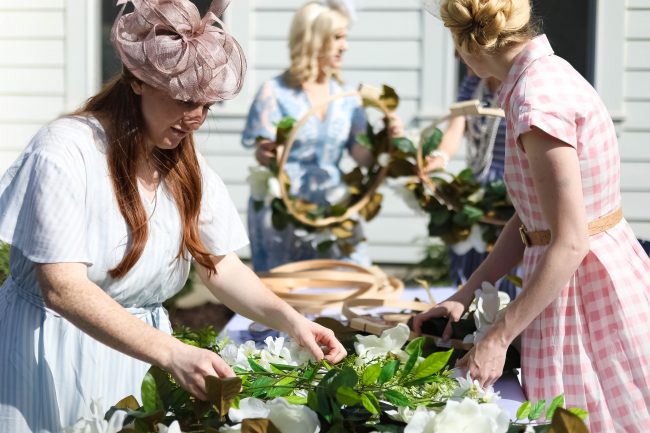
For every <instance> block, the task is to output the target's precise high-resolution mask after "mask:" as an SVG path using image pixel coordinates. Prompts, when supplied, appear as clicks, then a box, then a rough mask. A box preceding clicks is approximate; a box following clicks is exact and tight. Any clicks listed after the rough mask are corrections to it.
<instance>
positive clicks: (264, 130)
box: [242, 80, 297, 147]
mask: <svg viewBox="0 0 650 433" xmlns="http://www.w3.org/2000/svg"><path fill="white" fill-rule="evenodd" d="M281 119H282V114H281V112H280V108H279V106H278V100H277V95H276V89H275V86H274V81H273V80H270V81H267V82H266V83H264V84H263V85H262V87H261V88H260V90H259V91H258V92H257V95H255V99H254V100H253V103H252V105H251V108H250V110H249V111H248V117H247V118H246V126H245V127H244V132H243V133H242V145H244V147H254V146H255V140H256V139H257V138H258V137H263V138H266V139H268V140H275V135H276V130H277V127H276V125H277V124H278V122H279V121H280V120H281ZM296 120H297V119H296Z"/></svg>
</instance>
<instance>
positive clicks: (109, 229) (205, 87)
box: [0, 0, 345, 433]
mask: <svg viewBox="0 0 650 433" xmlns="http://www.w3.org/2000/svg"><path fill="white" fill-rule="evenodd" d="M121 3H126V1H124V0H120V1H119V2H118V4H121ZM132 3H133V5H134V7H135V10H134V12H132V13H126V14H125V13H124V10H122V12H121V13H120V14H119V15H118V18H117V19H116V21H115V24H114V27H113V30H112V36H111V39H112V42H113V45H114V47H115V49H116V51H117V53H118V55H119V57H120V59H121V61H122V63H123V64H124V70H123V73H122V74H121V75H120V76H118V77H117V78H115V79H114V80H113V81H111V82H110V83H108V84H107V85H106V86H105V87H104V88H103V89H102V90H101V92H100V93H99V94H97V95H95V96H93V97H92V98H90V99H89V100H88V101H87V103H86V104H85V105H84V106H83V107H82V108H81V109H80V110H78V111H77V112H75V113H73V114H71V115H69V116H64V117H62V118H60V119H57V120H55V121H53V122H51V123H50V124H48V125H46V126H45V127H43V128H42V129H41V130H40V131H39V132H38V133H37V135H36V136H35V137H34V138H33V140H32V141H31V143H30V144H29V146H28V147H27V148H26V149H25V151H24V152H23V153H22V154H21V155H20V157H19V158H18V160H17V161H16V162H15V163H14V164H13V165H12V166H11V167H10V169H9V170H8V171H7V173H6V174H5V175H4V177H3V178H2V180H1V181H0V239H1V240H3V241H5V242H8V243H10V244H11V245H12V256H11V275H10V277H9V278H8V279H7V281H6V282H5V283H4V285H3V286H2V288H0V347H2V350H1V351H0V431H2V432H13V433H23V432H31V431H38V432H58V431H59V430H60V429H61V427H62V426H67V425H72V424H74V423H75V421H77V419H78V418H80V417H81V416H87V415H89V414H88V413H86V411H88V410H89V406H90V403H91V401H93V400H98V399H101V400H102V401H103V403H104V404H106V405H110V404H113V403H115V402H117V401H118V400H119V399H121V398H123V397H125V396H127V395H130V394H133V395H135V396H139V394H140V390H139V389H140V384H141V381H142V378H143V376H144V374H145V372H146V371H147V369H148V368H149V365H156V366H159V367H161V368H163V369H165V370H167V371H168V372H170V373H171V374H172V375H173V376H174V377H175V378H176V380H177V381H178V382H179V383H180V384H181V386H183V387H184V388H185V389H187V390H188V391H190V392H191V393H192V394H193V395H194V396H196V397H197V398H199V399H203V398H205V382H204V378H205V376H208V375H213V376H229V375H233V371H232V370H231V369H230V367H229V366H228V365H227V364H226V363H225V362H224V361H223V360H221V358H219V357H218V356H217V355H216V354H214V353H212V352H210V351H207V350H203V349H199V348H196V347H193V346H190V345H187V344H184V343H182V342H180V341H179V340H177V339H175V338H173V337H171V336H170V332H171V327H170V324H169V319H168V317H167V315H166V313H165V310H164V308H163V307H162V306H161V304H162V302H163V301H164V300H166V299H167V298H169V297H171V296H172V295H174V294H175V293H177V292H178V291H179V290H180V289H181V288H182V287H183V285H184V283H185V281H186V279H187V276H188V272H189V267H190V263H191V262H192V261H194V263H195V265H196V269H197V271H198V274H199V276H200V277H201V279H202V280H203V282H204V283H205V284H206V286H208V287H209V288H210V289H211V290H212V291H213V292H214V293H215V294H216V295H217V296H218V297H219V299H221V300H222V301H223V302H224V303H225V304H226V305H228V306H229V307H230V308H232V309H233V310H235V311H237V312H239V313H241V314H244V315H246V316H248V317H250V318H252V319H254V320H258V321H261V322H264V323H265V324H267V325H269V326H271V327H274V328H277V329H280V330H282V331H285V332H287V333H288V334H290V335H291V336H292V337H293V338H295V339H296V340H297V341H298V342H299V343H301V344H303V345H305V346H306V347H307V348H308V349H309V350H310V351H311V352H312V354H313V355H314V357H316V358H323V357H325V358H327V359H328V360H330V361H333V362H337V361H338V360H340V359H341V358H342V357H343V356H344V355H345V350H344V349H343V347H342V346H341V344H340V343H339V342H338V341H337V340H336V339H335V338H334V336H333V333H332V332H331V331H330V330H328V329H326V328H323V327H321V326H319V325H316V324H314V323H312V322H310V321H308V320H307V319H305V318H304V317H303V316H302V315H300V314H299V313H297V312H296V311H295V310H293V309H292V308H291V307H290V306H288V305H287V304H286V303H284V302H283V301H281V300H280V299H279V298H277V297H276V296H275V295H273V294H272V292H271V291H269V290H268V289H267V288H266V287H264V286H263V284H262V283H261V282H260V280H259V279H258V278H257V277H256V276H255V274H254V273H253V272H252V271H251V270H249V268H248V267H246V266H245V265H243V264H242V263H241V261H240V260H239V259H238V258H237V255H236V254H235V253H234V251H236V250H237V249H239V248H241V247H243V246H244V245H246V243H247V241H248V240H247V238H246V235H245V230H244V227H243V225H242V223H241V221H240V219H239V216H238V214H237V211H236V209H235V207H234V205H233V203H232V201H231V199H230V197H229V196H228V193H227V190H226V188H225V186H224V184H223V182H222V181H221V179H220V178H219V177H218V176H217V175H216V174H215V173H214V172H213V171H212V170H211V169H210V168H209V167H208V165H207V164H206V162H205V160H204V159H203V158H202V157H201V155H200V154H199V153H198V152H197V150H196V149H195V146H194V142H193V138H192V134H193V132H194V131H196V130H197V129H198V128H199V127H200V126H201V124H202V123H203V122H204V121H205V118H206V115H207V111H208V109H209V107H210V105H211V104H212V103H214V102H216V101H221V100H225V99H229V98H232V97H234V96H235V95H236V94H237V93H238V92H239V90H240V89H241V87H242V83H243V77H244V74H245V70H246V61H245V57H244V54H243V52H242V49H241V47H240V46H239V44H238V43H237V41H235V39H234V38H232V36H230V35H229V34H228V33H227V32H226V31H225V30H223V23H220V21H219V19H218V18H217V17H218V16H219V15H220V14H221V13H222V12H223V10H224V9H225V7H226V6H227V4H218V3H219V2H216V1H215V2H213V4H212V6H211V8H210V11H209V12H208V13H207V14H206V15H205V16H204V17H203V18H202V17H201V16H200V14H199V12H198V10H197V9H196V7H195V6H194V5H193V4H192V3H191V2H189V1H188V0H180V1H179V0H177V1H165V0H132ZM214 23H219V24H221V25H220V26H219V27H218V26H214V25H213V24H214ZM321 347H324V348H325V353H323V350H322V349H321Z"/></svg>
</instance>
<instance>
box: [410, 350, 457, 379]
mask: <svg viewBox="0 0 650 433" xmlns="http://www.w3.org/2000/svg"><path fill="white" fill-rule="evenodd" d="M452 352H453V349H451V350H448V351H446V352H434V353H432V354H431V355H429V356H427V357H426V359H425V360H424V361H422V362H421V363H420V365H418V366H417V367H416V368H415V371H414V372H413V378H412V380H418V379H422V378H425V377H428V376H431V375H432V374H435V373H437V372H439V371H440V370H442V369H443V368H444V367H445V365H447V361H449V357H450V356H451V354H452Z"/></svg>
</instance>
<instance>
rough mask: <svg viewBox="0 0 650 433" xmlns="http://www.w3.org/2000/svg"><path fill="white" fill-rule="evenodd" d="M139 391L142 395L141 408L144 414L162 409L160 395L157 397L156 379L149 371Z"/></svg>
mask: <svg viewBox="0 0 650 433" xmlns="http://www.w3.org/2000/svg"><path fill="white" fill-rule="evenodd" d="M140 391H141V393H142V407H143V408H144V410H145V412H154V411H156V410H158V409H163V403H162V400H161V399H160V395H158V386H157V385H156V379H155V378H154V376H153V374H151V371H147V374H145V376H144V379H143V380H142V387H141V389H140Z"/></svg>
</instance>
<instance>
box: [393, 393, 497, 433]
mask: <svg viewBox="0 0 650 433" xmlns="http://www.w3.org/2000/svg"><path fill="white" fill-rule="evenodd" d="M433 426H434V429H433V430H430V431H432V432H435V433H458V432H472V433H506V432H507V431H508V427H509V426H510V417H509V416H508V413H507V412H505V411H504V410H503V409H501V408H500V407H499V406H497V405H496V404H494V403H485V404H479V403H478V402H476V401H474V400H472V399H469V398H466V399H464V400H463V401H461V402H460V403H459V402H457V401H454V400H448V401H447V405H446V406H445V408H444V409H443V410H442V412H440V413H439V414H438V415H436V417H435V418H434V419H433ZM424 431H427V430H424ZM405 433H407V432H406V431H405ZM409 433H410V432H409ZM413 433H415V432H413Z"/></svg>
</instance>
